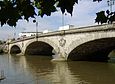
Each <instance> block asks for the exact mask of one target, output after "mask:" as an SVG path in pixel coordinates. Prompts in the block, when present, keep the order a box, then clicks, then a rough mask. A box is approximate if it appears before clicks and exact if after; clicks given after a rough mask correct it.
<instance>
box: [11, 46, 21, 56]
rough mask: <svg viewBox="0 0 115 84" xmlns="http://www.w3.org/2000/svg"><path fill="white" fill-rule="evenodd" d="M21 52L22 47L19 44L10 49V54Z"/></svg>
mask: <svg viewBox="0 0 115 84" xmlns="http://www.w3.org/2000/svg"><path fill="white" fill-rule="evenodd" d="M19 53H21V49H20V47H19V46H18V45H13V46H12V47H11V49H10V54H19Z"/></svg>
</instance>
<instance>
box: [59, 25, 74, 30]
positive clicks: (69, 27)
mask: <svg viewBox="0 0 115 84" xmlns="http://www.w3.org/2000/svg"><path fill="white" fill-rule="evenodd" d="M73 27H74V25H66V26H61V27H59V30H69V29H72V28H73Z"/></svg>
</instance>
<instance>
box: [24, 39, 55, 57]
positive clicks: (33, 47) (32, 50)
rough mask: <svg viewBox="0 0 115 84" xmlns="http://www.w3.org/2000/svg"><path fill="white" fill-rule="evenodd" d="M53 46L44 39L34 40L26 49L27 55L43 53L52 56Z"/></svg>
mask: <svg viewBox="0 0 115 84" xmlns="http://www.w3.org/2000/svg"><path fill="white" fill-rule="evenodd" d="M52 50H53V47H52V46H51V45H49V44H48V43H46V42H43V41H34V42H32V43H30V44H29V45H28V46H27V47H26V50H25V55H43V56H52V55H53V54H54V53H52Z"/></svg>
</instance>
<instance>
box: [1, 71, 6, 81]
mask: <svg viewBox="0 0 115 84" xmlns="http://www.w3.org/2000/svg"><path fill="white" fill-rule="evenodd" d="M5 78H6V77H5V76H4V71H1V74H0V81H1V80H4V79H5Z"/></svg>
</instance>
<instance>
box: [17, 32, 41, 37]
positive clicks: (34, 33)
mask: <svg viewBox="0 0 115 84" xmlns="http://www.w3.org/2000/svg"><path fill="white" fill-rule="evenodd" d="M41 33H42V32H38V33H36V32H21V33H19V37H30V36H35V35H36V34H41Z"/></svg>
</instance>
